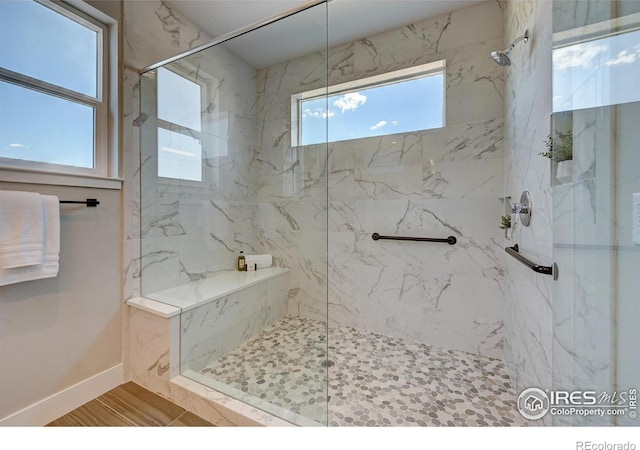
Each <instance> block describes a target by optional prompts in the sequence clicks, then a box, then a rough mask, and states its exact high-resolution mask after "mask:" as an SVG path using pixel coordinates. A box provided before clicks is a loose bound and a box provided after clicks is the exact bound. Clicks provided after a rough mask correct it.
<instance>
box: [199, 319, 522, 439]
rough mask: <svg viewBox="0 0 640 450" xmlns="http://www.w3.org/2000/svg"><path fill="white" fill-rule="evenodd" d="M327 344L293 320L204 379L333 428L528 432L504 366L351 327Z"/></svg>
mask: <svg viewBox="0 0 640 450" xmlns="http://www.w3.org/2000/svg"><path fill="white" fill-rule="evenodd" d="M328 337H329V339H328V342H327V328H326V324H325V323H323V322H319V321H314V320H309V319H304V318H301V317H292V316H287V317H285V318H284V319H283V320H281V321H279V322H276V323H275V324H273V325H271V326H270V327H268V328H266V329H265V330H264V331H263V332H261V333H260V334H258V335H257V336H255V337H253V338H252V339H250V340H248V341H247V342H245V343H244V344H242V345H241V346H240V347H238V348H236V349H235V350H233V351H231V352H229V353H227V354H226V355H225V356H223V357H221V358H219V359H217V360H215V361H212V362H210V363H209V364H208V365H206V367H205V368H204V369H203V370H202V371H201V373H202V374H203V375H206V376H208V377H211V378H213V379H215V380H217V381H219V382H222V383H225V384H228V385H230V386H233V387H235V388H236V389H239V390H241V391H243V392H246V393H249V394H251V395H252V396H254V397H256V398H259V399H262V400H266V401H268V402H269V403H272V404H274V405H277V406H280V407H284V408H287V409H289V410H291V411H293V412H295V413H297V414H300V415H302V416H305V417H308V418H310V419H312V420H315V421H317V422H320V423H325V424H326V423H328V424H329V425H330V426H423V427H424V426H522V425H526V423H525V422H526V421H525V420H524V419H523V418H522V417H521V416H520V414H519V413H518V411H517V410H516V402H515V399H516V395H515V392H514V390H513V387H512V386H511V382H510V379H509V375H508V374H507V372H506V369H505V367H504V364H503V362H502V361H500V360H498V359H492V358H487V357H485V356H480V355H474V354H470V353H465V352H461V351H454V350H446V349H441V348H438V347H434V346H430V345H426V344H422V343H416V342H407V341H403V340H401V339H398V338H392V337H388V336H383V335H380V334H375V333H369V332H363V331H358V330H355V329H353V328H346V327H342V328H331V329H329V332H328ZM327 355H328V358H327ZM327 359H328V360H329V361H331V362H333V363H334V365H331V366H330V367H329V369H328V372H327V368H326V367H325V366H326V362H327ZM327 376H328V379H329V383H328V392H327ZM327 397H328V398H329V402H328V410H327Z"/></svg>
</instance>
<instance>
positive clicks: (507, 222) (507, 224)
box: [498, 216, 511, 230]
mask: <svg viewBox="0 0 640 450" xmlns="http://www.w3.org/2000/svg"><path fill="white" fill-rule="evenodd" d="M498 228H500V229H501V230H507V229H509V228H511V216H501V217H500V225H498Z"/></svg>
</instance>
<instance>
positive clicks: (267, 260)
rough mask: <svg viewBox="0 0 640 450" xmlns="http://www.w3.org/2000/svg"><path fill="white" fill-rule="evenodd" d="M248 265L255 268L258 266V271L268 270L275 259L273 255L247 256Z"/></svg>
mask: <svg viewBox="0 0 640 450" xmlns="http://www.w3.org/2000/svg"><path fill="white" fill-rule="evenodd" d="M245 259H246V261H247V265H248V266H251V267H253V266H254V264H257V267H258V269H266V268H267V267H271V265H272V264H273V257H272V256H271V255H247V256H245Z"/></svg>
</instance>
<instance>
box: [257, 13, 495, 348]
mask: <svg viewBox="0 0 640 450" xmlns="http://www.w3.org/2000/svg"><path fill="white" fill-rule="evenodd" d="M502 8H503V5H501V4H500V3H498V2H487V3H483V4H481V5H477V6H474V7H471V8H467V9H463V10H459V11H455V12H453V13H451V14H448V15H445V16H441V17H436V18H432V19H428V20H425V21H422V22H418V23H415V24H412V25H409V26H406V27H401V28H398V29H395V30H391V31H388V32H385V33H381V34H378V35H375V36H370V37H367V38H365V39H360V40H358V41H356V42H352V43H349V44H345V45H342V46H339V47H337V48H333V49H331V50H330V51H329V55H328V63H329V68H328V72H329V84H330V85H331V84H336V83H341V82H345V81H350V80H355V79H360V78H363V77H367V76H371V75H376V74H381V73H385V72H388V71H391V70H397V69H402V68H406V67H411V66H414V65H418V64H425V63H428V62H433V61H438V60H441V59H446V62H447V78H446V86H447V89H446V111H447V113H446V127H444V128H442V129H436V130H427V131H422V132H415V133H405V134H396V135H390V136H384V137H376V138H366V139H359V140H352V141H343V142H336V143H331V144H330V145H329V149H328V153H329V156H328V161H326V160H325V159H324V158H325V154H326V150H327V149H326V148H325V146H322V145H316V146H309V147H298V148H292V147H291V144H290V142H291V136H290V130H291V123H290V114H289V108H290V96H291V95H292V94H294V93H298V92H302V91H306V90H311V89H314V88H318V87H322V86H323V85H324V83H325V82H326V80H325V78H324V77H323V71H325V60H326V57H325V55H324V54H322V53H316V54H313V55H309V56H305V57H302V58H298V59H295V60H290V61H286V62H284V63H281V64H278V65H275V66H272V67H268V68H265V69H262V70H259V71H258V122H259V123H263V124H264V126H263V128H262V133H261V136H260V141H259V142H260V148H259V156H258V158H259V162H260V164H261V178H260V185H259V187H258V191H257V193H258V197H257V198H258V204H259V209H260V214H261V216H260V220H259V221H258V229H259V235H260V237H259V240H260V245H261V248H262V249H263V250H266V249H269V250H270V251H272V252H273V253H274V254H275V255H276V260H277V261H279V263H280V264H283V265H286V266H287V267H289V268H290V269H291V270H292V279H291V285H290V312H291V313H292V314H298V315H301V316H305V317H309V318H316V319H323V318H324V317H326V313H327V305H326V290H327V289H328V292H329V296H328V298H329V306H328V314H329V320H330V322H331V323H333V324H335V325H348V326H353V327H357V328H360V329H364V330H368V331H373V332H378V333H383V334H386V335H392V336H397V337H402V338H407V339H411V340H419V341H422V342H426V343H429V344H434V345H440V346H443V347H447V348H452V349H458V350H464V351H469V352H474V353H480V354H484V355H488V356H494V357H500V358H501V357H502V333H503V331H502V328H503V296H504V292H503V290H504V288H503V259H502V246H503V242H502V241H503V238H502V236H503V234H502V231H501V230H499V229H498V222H499V218H500V215H501V214H502V212H503V210H504V206H503V203H502V200H501V199H502V197H504V193H503V165H504V164H503V122H504V121H503V114H504V105H503V97H504V95H503V91H504V81H505V71H504V69H502V68H500V67H499V66H497V65H495V64H494V63H493V62H492V61H491V58H490V57H489V56H488V55H489V53H490V51H491V50H492V49H496V48H502V47H503V46H504V36H503V10H502ZM267 106H268V107H267ZM329 126H330V122H329ZM326 180H328V186H327V185H326V183H327V181H326ZM325 187H328V199H327V197H326V194H325V193H324V192H323V190H324V189H325ZM327 200H328V207H327V205H326V202H327ZM325 216H327V217H326V218H325ZM325 229H326V230H327V231H328V236H329V238H328V280H329V284H328V286H327V285H326V278H325V277H324V275H325V274H326V273H327V272H326V271H327V269H326V264H327V260H326V259H325V255H326V254H327V242H326V240H325V238H324V237H323V234H324V232H325ZM373 232H379V233H381V234H403V235H418V236H421V235H422V236H440V235H442V236H443V237H446V236H448V235H454V236H456V237H457V238H458V244H457V245H456V246H454V247H450V246H448V245H447V244H415V243H411V244H409V243H400V242H394V241H379V242H374V241H372V239H371V233H373Z"/></svg>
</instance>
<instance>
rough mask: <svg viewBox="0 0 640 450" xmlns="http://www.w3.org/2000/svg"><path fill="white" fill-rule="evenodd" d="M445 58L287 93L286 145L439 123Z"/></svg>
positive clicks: (443, 102) (440, 121)
mask: <svg viewBox="0 0 640 450" xmlns="http://www.w3.org/2000/svg"><path fill="white" fill-rule="evenodd" d="M444 92H445V61H438V62H435V63H430V64H424V65H421V66H416V67H412V68H409V69H402V70H397V71H394V72H389V73H386V74H383V75H377V76H373V77H369V78H363V79H360V80H356V81H352V82H349V83H343V84H339V85H335V86H330V87H329V88H328V89H317V90H314V91H309V92H303V93H301V94H295V95H293V96H292V97H291V112H292V118H291V123H292V133H291V135H292V145H293V146H296V145H311V144H318V143H321V142H325V141H326V140H327V139H328V141H329V142H335V141H344V140H348V139H359V138H364V137H371V136H383V135H387V134H395V133H407V132H412V131H418V130H428V129H431V128H441V127H443V126H444V105H445V100H444Z"/></svg>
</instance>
